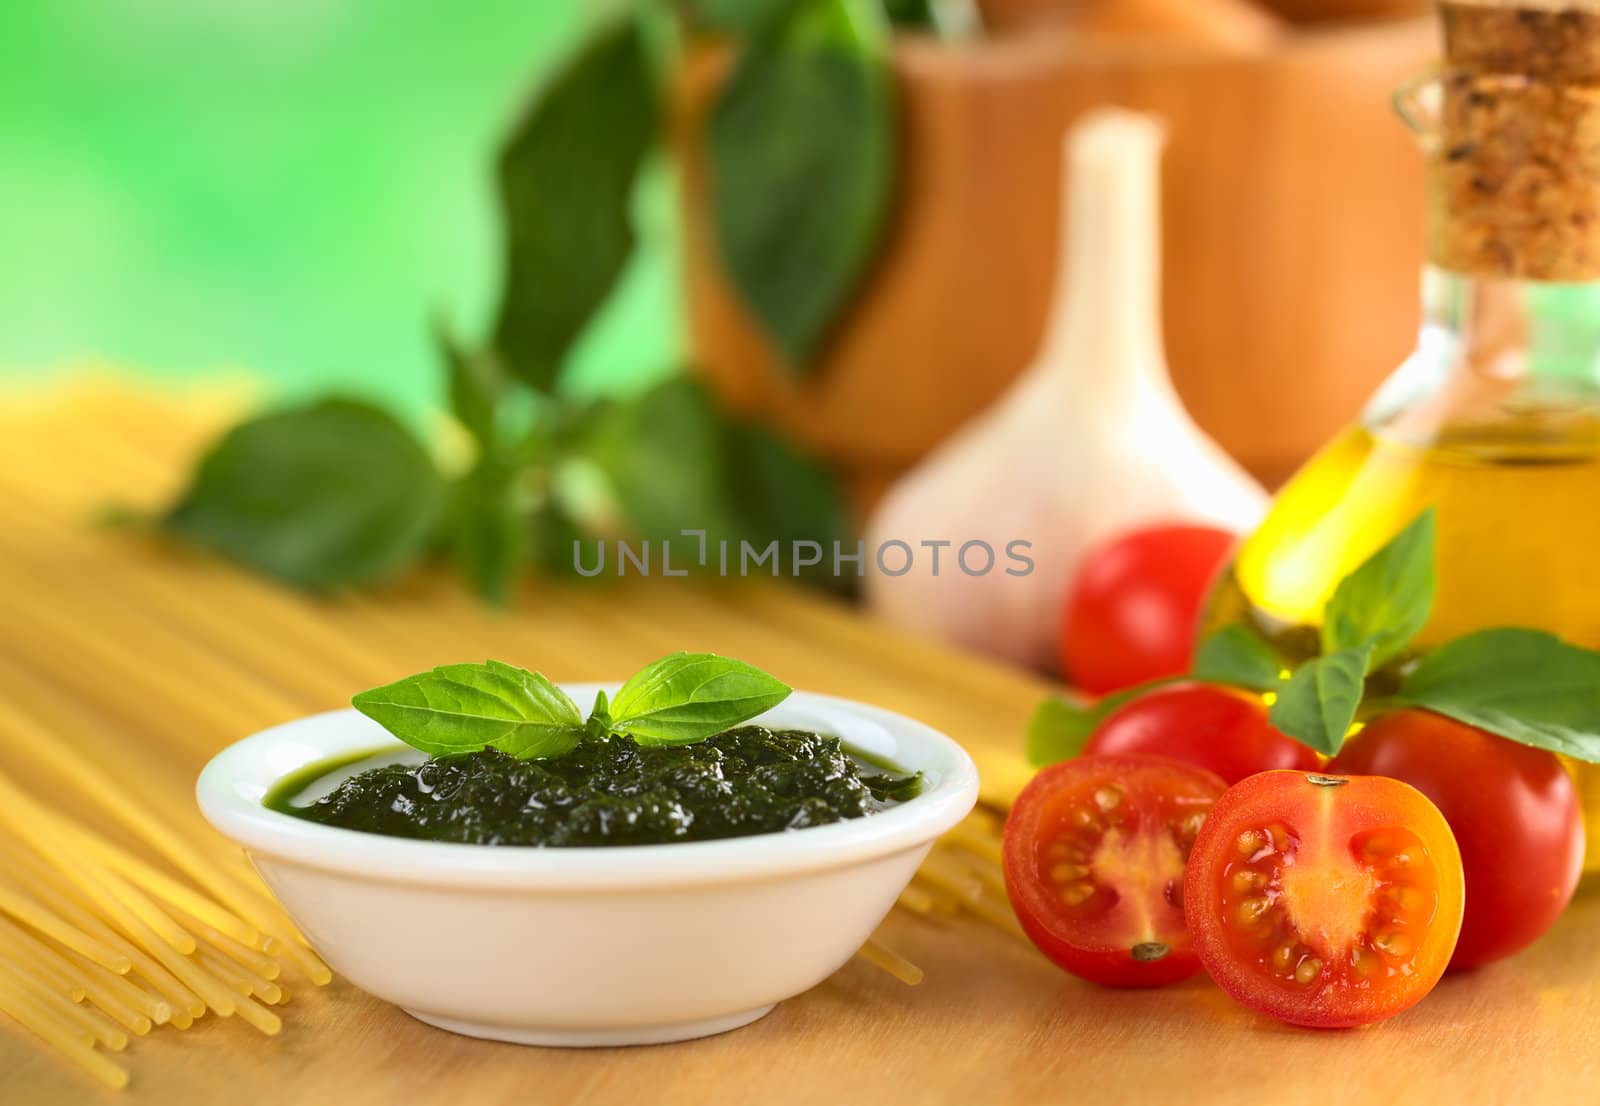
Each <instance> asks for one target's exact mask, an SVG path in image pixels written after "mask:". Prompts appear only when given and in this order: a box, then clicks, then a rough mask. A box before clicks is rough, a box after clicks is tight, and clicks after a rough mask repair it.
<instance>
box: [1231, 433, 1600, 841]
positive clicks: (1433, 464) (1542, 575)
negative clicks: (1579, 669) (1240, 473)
mask: <svg viewBox="0 0 1600 1106" xmlns="http://www.w3.org/2000/svg"><path fill="white" fill-rule="evenodd" d="M1507 429H1509V428H1508V427H1505V426H1502V427H1500V428H1499V431H1500V432H1490V433H1486V432H1484V431H1482V430H1478V431H1473V430H1471V429H1462V430H1457V431H1451V430H1443V431H1440V432H1438V433H1437V435H1435V436H1434V437H1433V439H1432V440H1431V441H1427V442H1424V443H1418V444H1413V443H1411V442H1408V441H1406V440H1403V439H1401V438H1400V437H1398V436H1393V435H1390V434H1387V433H1385V432H1384V431H1382V430H1379V431H1376V432H1374V431H1373V430H1369V429H1367V428H1365V427H1359V426H1358V427H1356V428H1354V429H1351V430H1348V431H1346V432H1345V433H1344V434H1342V435H1341V436H1340V437H1338V438H1336V439H1334V440H1333V441H1332V442H1331V443H1329V444H1328V445H1327V446H1326V447H1324V448H1323V450H1322V451H1321V452H1320V453H1318V454H1317V456H1316V457H1314V458H1313V459H1312V460H1311V461H1310V462H1309V463H1308V464H1307V465H1306V467H1305V468H1304V469H1302V470H1301V471H1300V473H1299V474H1298V475H1296V476H1295V477H1294V479H1293V480H1291V481H1290V483H1289V484H1288V485H1287V486H1286V487H1285V488H1284V489H1283V490H1282V491H1281V492H1280V493H1279V495H1278V497H1277V498H1276V500H1275V501H1274V503H1273V506H1272V509H1271V510H1270V512H1269V513H1268V515H1267V518H1266V520H1265V521H1264V522H1263V523H1262V524H1261V527H1260V529H1258V530H1257V531H1256V532H1255V534H1253V535H1252V536H1251V537H1250V538H1249V539H1247V540H1246V541H1245V542H1244V544H1243V545H1242V546H1241V547H1240V549H1239V552H1238V554H1237V556H1236V558H1235V560H1234V563H1233V566H1232V568H1231V570H1230V573H1229V575H1228V576H1227V577H1226V578H1225V579H1224V580H1223V582H1222V583H1221V584H1220V585H1219V587H1218V589H1217V591H1216V593H1215V594H1214V595H1213V597H1212V602H1211V605H1210V610H1209V620H1210V621H1211V623H1212V624H1214V625H1215V624H1221V623H1223V622H1232V621H1247V622H1249V623H1251V624H1253V625H1254V626H1256V627H1257V628H1258V629H1260V630H1262V631H1263V632H1265V633H1266V634H1267V635H1268V636H1269V637H1271V638H1273V639H1274V640H1275V641H1276V642H1277V643H1278V644H1279V645H1280V646H1281V647H1282V648H1284V649H1285V650H1286V651H1287V652H1288V653H1290V654H1291V655H1295V654H1299V655H1310V654H1311V653H1312V652H1314V651H1315V648H1316V641H1317V638H1316V633H1315V628H1316V625H1317V623H1318V622H1319V620H1320V617H1321V612H1322V607H1323V604H1324V603H1326V602H1327V600H1328V597H1329V596H1330V595H1331V594H1332V593H1333V589H1334V587H1335V586H1336V585H1337V584H1338V582H1339V580H1340V579H1341V578H1343V577H1344V576H1345V575H1346V574H1348V573H1349V572H1350V571H1351V570H1352V569H1354V568H1355V567H1356V566H1357V565H1359V564H1360V563H1361V562H1362V561H1363V560H1365V559H1366V558H1367V557H1368V556H1370V555H1371V554H1372V553H1373V552H1375V551H1376V550H1377V549H1378V548H1379V547H1380V546H1382V545H1383V544H1384V543H1385V542H1387V541H1388V540H1389V539H1390V538H1391V537H1393V536H1394V534H1395V533H1397V532H1398V531H1399V530H1400V529H1401V528H1402V527H1404V526H1405V525H1406V524H1407V523H1408V522H1410V521H1411V520H1412V519H1413V518H1415V517H1416V516H1417V515H1418V514H1419V513H1420V512H1421V511H1423V510H1424V509H1426V508H1427V507H1430V506H1431V507H1433V508H1434V509H1435V512H1436V516H1437V518H1436V521H1437V527H1438V530H1437V540H1438V545H1437V561H1436V564H1437V580H1438V590H1437V593H1436V596H1435V601H1434V607H1433V613H1432V616H1431V618H1430V619H1429V622H1428V624H1427V626H1426V627H1425V628H1424V630H1423V632H1422V633H1421V634H1420V635H1419V637H1418V639H1417V642H1416V645H1417V646H1418V647H1420V648H1422V649H1426V648H1427V647H1428V646H1431V645H1436V644H1438V643H1440V642H1443V641H1448V640H1449V639H1451V638H1454V637H1457V636H1459V635H1461V634H1464V633H1467V632H1469V631H1472V630H1478V629H1483V628H1485V627H1489V626H1530V627H1534V628H1537V629H1543V630H1549V631H1551V632H1553V633H1557V634H1559V635H1561V636H1562V637H1564V638H1566V639H1568V640H1570V641H1573V642H1575V643H1577V644H1580V645H1584V646H1587V647H1589V648H1600V568H1597V563H1600V562H1597V552H1600V420H1595V419H1592V418H1579V419H1576V420H1571V419H1563V420H1561V421H1560V422H1559V423H1556V424H1554V425H1546V426H1544V427H1542V428H1540V430H1539V432H1532V433H1530V432H1528V427H1527V426H1523V427H1522V428H1521V429H1522V431H1523V432H1519V433H1506V432H1505V431H1506V430H1507ZM1574 768H1575V775H1576V777H1577V779H1578V782H1579V786H1580V789H1581V791H1582V794H1583V803H1584V813H1585V822H1586V828H1587V831H1588V838H1589V842H1590V845H1591V847H1590V849H1589V862H1588V867H1589V868H1590V869H1591V870H1592V869H1595V868H1600V769H1597V768H1595V767H1591V766H1587V765H1577V766H1574Z"/></svg>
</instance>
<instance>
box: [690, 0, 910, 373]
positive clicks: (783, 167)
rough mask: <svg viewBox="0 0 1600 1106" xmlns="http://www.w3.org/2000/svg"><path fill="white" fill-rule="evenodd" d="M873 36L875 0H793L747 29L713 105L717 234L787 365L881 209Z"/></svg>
mask: <svg viewBox="0 0 1600 1106" xmlns="http://www.w3.org/2000/svg"><path fill="white" fill-rule="evenodd" d="M886 40H887V30H886V28H885V27H884V23H883V14H882V12H881V10H880V9H879V7H878V4H877V2H876V0H805V2H803V3H800V4H797V5H796V6H795V7H794V9H793V10H792V11H791V12H790V13H789V15H788V17H787V18H785V19H781V20H777V21H775V22H774V23H773V24H772V25H771V26H769V27H767V28H766V29H764V31H763V32H762V33H761V34H759V35H758V36H757V37H756V38H755V39H754V40H753V41H752V42H751V43H750V45H749V46H748V47H747V48H746V49H745V51H744V54H743V56H742V57H741V58H740V60H739V64H738V66H737V68H736V69H735V70H734V73H733V75H732V77H731V78H729V80H728V82H727V84H726V85H724V86H723V88H722V90H721V92H720V94H719V96H718V97H717V101H716V103H715V104H714V105H713V107H712V111H711V118H710V122H709V125H708V127H707V132H706V142H707V151H706V153H707V159H708V164H709V166H710V173H711V205H712V217H713V221H714V224H715V227H716V237H717V242H718V246H719V248H720V251H721V255H722V259H723V262H724V264H725V265H726V266H727V269H728V272H729V274H730V276H731V277H732V279H733V283H734V285H735V286H736V287H737V288H738V290H739V292H740V293H741V294H742V296H743V297H744V299H745V301H746V303H747V304H748V305H749V307H750V309H751V310H752V311H753V312H754V313H755V315H756V317H757V318H758V319H760V320H761V323H762V324H763V326H764V327H765V328H766V330H767V332H768V334H770V335H771V337H772V339H773V340H774V342H775V343H776V345H777V347H778V349H779V351H780V352H781V353H782V355H783V356H784V358H785V360H786V361H787V362H788V364H789V366H790V367H791V368H795V369H799V368H803V367H804V366H805V364H806V363H807V362H808V360H809V359H810V358H811V357H812V355H813V354H814V353H815V352H816V349H817V347H818V346H819V345H820V343H821V340H822V338H823V337H824V336H825V334H826V333H827V331H828V330H829V329H830V327H831V326H832V324H833V322H834V320H835V318H836V316H837V315H838V314H839V311H840V310H841V308H843V307H844V305H845V303H846V302H847V301H848V300H849V298H850V296H851V294H852V293H853V292H854V291H855V289H856V286H857V285H858V284H859V283H860V281H861V278H862V277H863V275H864V274H865V272H866V269H867V266H868V263H869V262H870V261H871V260H872V257H873V254H874V251H875V248H876V246H877V243H878V240H879V237H880V235H881V232H882V231H883V228H884V225H885V222H886V219H887V215H888V212H889V205H890V193H891V191H892V187H891V186H892V177H893V171H894V170H893V165H892V161H893V149H894V137H895V135H894V105H893V102H892V95H891V86H890V78H889V72H888V65H887V62H886V60H885V53H886Z"/></svg>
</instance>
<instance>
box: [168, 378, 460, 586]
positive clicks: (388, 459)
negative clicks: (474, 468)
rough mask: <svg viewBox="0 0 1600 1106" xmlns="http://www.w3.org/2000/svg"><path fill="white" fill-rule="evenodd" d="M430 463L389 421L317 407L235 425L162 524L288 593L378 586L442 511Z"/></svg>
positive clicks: (418, 549) (360, 408)
mask: <svg viewBox="0 0 1600 1106" xmlns="http://www.w3.org/2000/svg"><path fill="white" fill-rule="evenodd" d="M444 498H445V496H444V484H443V481H442V480H441V479H440V477H439V474H438V472H437V471H436V470H435V469H434V466H433V461H432V460H431V459H430V458H429V456H428V454H427V453H426V452H425V451H424V450H423V448H422V446H421V444H419V443H418V442H417V440H416V438H414V437H413V436H412V435H411V433H410V432H409V431H407V430H406V429H405V428H404V427H402V426H401V425H400V424H399V423H398V422H396V421H395V420H394V419H393V418H392V417H391V416H389V415H388V414H386V413H384V412H383V411H380V410H378V409H377V408H374V407H370V406H367V405H365V404H361V403H354V402H350V401H347V400H324V401H322V402H319V403H314V404H311V405H310V406H306V407H297V408H292V409H289V410H284V411H275V412H271V413H269V414H265V415H261V416H258V417H256V418H253V419H249V420H248V421H246V422H242V423H240V424H238V425H237V426H235V427H233V428H232V429H231V430H229V431H228V432H227V433H226V434H224V435H223V436H222V438H221V439H220V440H219V441H217V442H216V444H214V445H213V446H212V447H211V448H210V449H209V450H208V451H207V452H206V454H205V456H204V457H202V458H201V460H200V463H199V465H198V467H197V468H196V469H195V472H194V477H193V481H192V483H191V484H190V485H189V488H188V490H187V491H185V492H184V493H183V495H182V497H181V498H180V499H179V500H178V502H177V503H176V504H175V505H174V506H173V507H172V508H171V509H170V510H169V511H168V512H167V514H166V516H165V517H164V518H163V519H162V526H163V527H164V528H165V529H166V530H167V531H169V532H171V533H173V534H175V535H177V536H179V537H181V538H183V539H185V540H187V541H190V542H193V543H194V544H196V545H200V546H205V547H207V548H209V549H212V550H215V551H217V552H219V553H221V554H223V555H224V556H227V557H230V558H232V559H233V560H236V561H239V562H241V563H242V564H245V565H248V566H249V567H251V568H253V569H255V570H256V571H258V572H263V573H266V574H267V575H269V576H273V577H276V578H277V579H279V580H283V581H285V582H286V583H290V584H293V585H296V586H298V587H302V588H307V589H311V590H332V589H338V588H347V587H355V586H358V585H363V584H372V583H376V582H378V581H379V580H382V579H384V578H386V577H388V576H391V575H393V574H394V573H395V572H397V571H399V570H400V569H402V568H404V567H406V566H407V565H408V564H409V563H411V562H412V561H413V560H414V559H416V558H417V557H418V556H420V555H421V553H422V552H423V549H424V547H425V546H426V545H427V544H428V542H429V541H430V539H431V538H432V535H433V529H434V524H435V521H436V519H437V517H438V515H439V512H440V510H441V509H442V506H443V503H444Z"/></svg>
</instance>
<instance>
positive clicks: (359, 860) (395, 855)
mask: <svg viewBox="0 0 1600 1106" xmlns="http://www.w3.org/2000/svg"><path fill="white" fill-rule="evenodd" d="M561 686H562V687H563V689H565V690H566V691H568V692H569V693H570V694H571V695H572V696H573V697H574V698H575V699H577V700H578V701H579V702H583V701H584V698H585V697H588V696H592V695H593V694H594V691H595V690H596V689H599V688H607V689H608V690H609V689H612V688H614V687H615V686H616V685H614V684H604V683H582V684H580V683H564V684H562V685H561ZM786 706H810V707H820V708H825V709H827V710H828V711H829V712H830V717H832V718H834V719H846V720H848V719H851V718H854V719H858V720H860V721H863V722H867V723H871V724H874V725H875V726H877V727H881V728H882V729H884V730H887V731H888V732H889V733H890V734H891V735H892V736H893V737H894V738H895V740H896V743H897V745H898V746H899V747H900V750H901V751H900V755H899V756H897V758H896V763H897V765H898V766H899V767H902V768H905V769H907V770H921V771H924V772H926V773H928V776H929V782H928V783H927V784H926V785H925V786H924V788H923V791H922V792H921V793H920V794H919V795H917V796H916V797H915V798H913V799H911V800H908V801H907V802H905V803H902V804H900V805H899V806H896V807H892V808H890V809H889V810H885V811H881V812H879V813H877V814H873V815H870V816H868V817H865V818H854V819H849V820H847V821H843V822H836V823H832V824H830V825H825V826H811V827H808V828H806V829H799V830H790V831H786V832H778V833H765V834H755V835H751V836H748V837H734V838H726V839H722V840H716V841H688V842H668V843H664V844H657V845H606V846H588V847H570V848H569V847H562V848H538V847H525V846H489V845H470V844H461V843H458V842H441V841H419V840H413V839H410V838H403V837H390V836H386V835H383V834H375V833H366V832H363V831H360V830H351V829H344V828H342V827H337V826H324V825H319V824H318V823H315V822H310V821H307V820H305V819H302V818H296V817H294V816H292V815H289V814H283V813H281V812H279V811H275V810H272V809H270V808H268V807H266V806H264V805H262V802H261V798H262V796H263V795H265V793H266V791H267V790H268V789H269V788H271V787H272V786H273V785H274V784H276V783H277V782H278V781H279V780H280V779H282V778H284V776H286V775H288V774H289V773H290V772H292V771H294V770H295V769H294V768H292V767H291V768H287V769H285V768H283V767H282V766H279V767H278V768H277V769H275V770H270V774H269V766H268V765H267V763H266V761H267V759H268V755H267V754H269V753H270V752H271V751H272V750H274V749H279V748H281V747H282V746H283V745H285V744H286V743H288V742H304V741H306V740H308V739H307V737H306V732H307V731H308V730H309V731H311V733H312V734H313V736H312V737H310V738H309V741H310V743H311V744H312V745H314V746H316V747H317V750H318V754H319V755H318V756H317V757H311V758H307V759H306V761H305V762H304V763H313V762H314V761H315V760H318V759H327V758H331V757H336V756H338V755H340V754H341V753H345V752H358V751H361V750H364V749H375V748H381V747H382V746H383V744H384V740H383V739H384V738H385V737H388V735H385V734H383V733H382V731H381V729H380V730H378V731H377V732H376V733H374V730H373V728H372V727H375V725H376V724H375V723H372V722H371V720H370V719H367V718H366V717H365V716H363V715H361V714H360V713H359V712H358V711H356V710H354V709H350V708H346V709H343V710H333V711H326V712H323V713H321V714H314V715H309V716H307V717H304V718H300V719H296V720H294V721H291V722H285V723H283V724H281V725H278V726H273V727H272V728H270V729H267V730H263V731H261V732H260V733H257V734H254V735H252V736H250V737H247V738H244V739H243V740H241V741H237V742H235V743H234V744H232V745H230V746H228V747H227V748H226V749H224V750H222V751H221V752H220V753H218V754H217V755H216V756H215V757H213V758H212V759H211V761H210V762H209V763H208V764H207V765H206V766H205V768H204V769H203V770H202V771H201V773H200V777H199V780H198V781H197V782H196V785H195V795H196V798H197V800H198V801H199V805H200V809H201V812H202V813H203V814H204V815H205V817H206V819H207V820H208V821H210V822H211V824H212V825H213V826H215V827H216V828H217V829H218V830H219V831H221V832H222V833H223V834H224V835H225V836H227V837H229V838H231V839H232V840H234V841H235V842H237V843H238V844H240V845H242V846H243V847H244V848H246V849H247V850H250V851H252V852H256V853H260V854H263V855H265V856H269V857H272V858H275V859H278V860H286V861H291V862H295V863H298V864H302V865H305V866H307V867H310V868H315V869H320V870H323V871H327V872H335V873H342V874H346V875H350V876H357V877H361V878H363V879H367V880H380V881H387V882H399V883H406V884H419V883H420V884H430V885H436V886H444V887H470V888H481V889H494V888H501V889H506V890H519V889H521V890H526V889H532V888H539V889H584V890H589V891H602V890H611V891H615V892H617V893H627V892H631V891H635V890H638V889H641V888H659V887H669V886H670V887H678V886H684V885H703V884H718V883H726V882H732V881H736V880H748V879H759V878H782V877H785V876H788V875H795V874H799V873H803V872H809V871H816V870H821V869H828V868H837V867H844V866H846V865H849V864H854V863H862V862H866V861H869V860H872V859H875V858H877V857H881V856H886V855H889V854H891V853H895V852H899V851H902V850H905V849H909V848H915V847H918V846H920V845H924V844H927V843H928V842H931V841H932V840H933V839H934V838H935V837H937V836H939V835H940V834H942V833H944V832H945V831H946V830H948V829H950V828H951V827H953V826H954V825H955V824H956V823H957V822H959V821H961V819H962V818H964V817H966V815H967V814H968V813H969V812H970V811H971V810H972V807H973V805H974V804H975V803H976V801H977V796H978V770H977V766H976V765H975V764H973V762H972V758H971V757H970V756H969V755H968V754H967V752H966V750H964V749H963V748H962V747H961V746H960V745H959V744H957V743H956V742H955V741H953V740H952V739H950V738H949V737H947V736H945V735H944V734H942V733H939V732H938V731H937V730H934V729H932V728H931V727H929V726H926V725H924V724H923V723H921V722H917V721H915V720H913V719H910V718H907V717H905V716H904V715H900V714H896V713H894V712H892V711H888V710H884V709H883V708H880V707H874V706H870V705H868V704H865V703H860V702H856V701H854V700H850V699H843V698H839V697H836V696H831V695H823V694H820V693H817V692H803V691H796V692H793V693H792V694H791V695H790V696H789V698H788V699H787V700H785V703H784V704H783V705H781V706H780V707H779V708H776V710H775V712H773V713H781V712H782V711H783V709H784V707H786ZM763 717H765V716H763ZM355 720H359V722H356V721H355ZM753 721H756V722H760V721H761V719H755V720H753ZM778 721H779V722H781V719H779V720H778ZM335 725H338V726H340V727H342V729H343V730H344V735H343V736H332V737H330V736H328V735H329V733H330V729H329V728H330V726H335ZM844 728H848V727H844ZM838 736H840V737H841V738H843V739H844V740H845V741H847V742H849V741H850V736H851V735H850V734H849V733H840V734H839V735H838ZM388 740H389V741H391V742H394V744H395V745H396V746H400V747H403V746H401V743H400V742H398V741H397V740H395V739H394V738H393V737H388Z"/></svg>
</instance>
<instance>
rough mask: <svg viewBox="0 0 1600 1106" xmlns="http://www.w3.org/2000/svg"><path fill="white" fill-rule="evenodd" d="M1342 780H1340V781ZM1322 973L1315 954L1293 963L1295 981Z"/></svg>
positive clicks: (1308, 981)
mask: <svg viewBox="0 0 1600 1106" xmlns="http://www.w3.org/2000/svg"><path fill="white" fill-rule="evenodd" d="M1341 782H1342V781H1341ZM1321 974H1322V961H1320V960H1318V959H1317V958H1316V957H1315V956H1308V957H1306V958H1305V959H1304V960H1302V961H1300V963H1298V964H1296V965H1295V969H1294V981H1295V982H1296V983H1310V982H1311V981H1312V980H1313V979H1315V978H1317V976H1319V975H1321Z"/></svg>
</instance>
